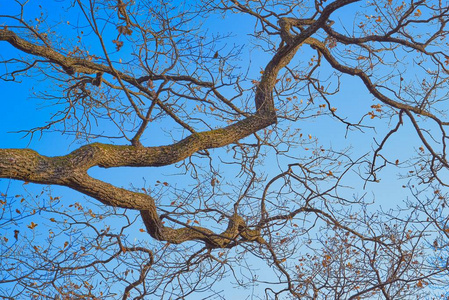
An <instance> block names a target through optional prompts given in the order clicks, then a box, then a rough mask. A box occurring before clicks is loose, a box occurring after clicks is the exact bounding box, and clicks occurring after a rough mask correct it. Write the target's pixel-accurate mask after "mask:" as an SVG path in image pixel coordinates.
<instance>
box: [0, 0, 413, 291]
mask: <svg viewBox="0 0 449 300" xmlns="http://www.w3.org/2000/svg"><path fill="white" fill-rule="evenodd" d="M5 3H6V2H5V1H3V2H0V11H3V12H4V11H5V9H6V11H7V10H8V9H9V8H10V4H5ZM48 3H50V5H54V6H53V7H52V8H50V9H49V13H50V14H51V16H52V17H53V16H54V14H57V12H58V10H59V9H60V8H59V6H60V3H59V2H58V1H55V2H51V1H48ZM46 4H47V3H46ZM349 16H351V17H353V10H352V9H351V8H350V7H348V8H345V9H344V10H342V12H341V13H340V15H339V17H338V18H336V20H341V21H342V22H343V21H345V20H344V19H345V18H346V17H349ZM72 17H73V20H69V22H73V23H75V22H76V20H77V18H76V16H72ZM242 20H245V19H240V18H239V17H238V16H236V17H235V20H234V19H233V18H231V19H225V20H222V19H213V20H206V21H205V24H204V26H206V27H209V28H210V31H211V32H221V33H225V34H226V33H230V34H232V35H235V37H234V38H231V39H230V42H229V43H228V44H223V47H228V48H232V47H233V45H234V43H235V44H237V45H243V47H244V48H243V54H242V65H243V66H244V67H246V64H247V63H248V60H250V61H251V67H250V69H249V74H250V77H251V78H254V79H257V78H259V77H260V74H259V72H260V70H261V69H263V68H264V67H265V65H266V63H267V62H268V59H269V55H266V54H263V53H261V51H259V50H258V49H257V48H254V47H253V45H252V44H251V42H254V38H248V32H250V30H251V27H252V26H253V24H252V23H244V22H243V23H242ZM66 21H67V20H64V21H63V24H62V25H60V26H66V27H65V29H64V30H65V31H66V32H67V33H68V34H70V35H72V36H76V32H75V31H74V29H73V27H71V26H70V25H69V24H66V25H64V22H66ZM223 24H225V25H226V26H223ZM336 24H339V21H336ZM0 25H1V23H0ZM242 28H243V29H245V30H246V31H244V30H242ZM106 36H107V37H109V36H108V35H106ZM0 45H1V47H2V51H1V55H2V56H3V59H5V58H8V57H11V56H14V55H16V53H17V52H16V51H15V50H14V49H12V47H10V46H9V45H6V43H1V44H0ZM90 46H91V47H92V51H93V52H95V51H100V50H99V45H98V44H94V43H92V44H91V45H90ZM300 52H301V53H300V54H298V56H297V58H295V60H300V59H302V58H303V57H307V59H309V58H310V56H311V55H312V53H311V51H310V50H304V51H302V50H301V51H300ZM120 56H126V55H125V54H123V52H122V53H119V54H115V55H114V58H115V59H120ZM124 59H126V58H125V57H124ZM0 70H1V71H3V66H0ZM326 72H329V69H328V67H327V68H326V67H325V68H324V71H323V73H326ZM22 80H23V81H22V82H20V83H14V82H4V81H2V82H0V96H1V98H2V99H3V116H2V118H1V119H0V137H1V138H0V147H1V148H30V149H33V150H36V151H38V152H39V153H40V154H42V155H48V156H56V155H65V154H67V153H69V152H70V151H72V150H74V149H76V148H78V147H79V146H80V145H82V144H83V142H82V141H73V137H67V136H65V135H61V133H59V132H48V133H44V134H43V135H42V136H41V135H40V134H39V133H36V134H35V135H34V136H33V138H32V139H31V138H30V136H29V135H28V136H25V135H24V133H15V132H16V131H20V130H27V129H30V128H34V127H36V126H42V125H44V124H45V123H46V122H47V121H48V119H49V116H51V114H52V113H53V112H54V110H55V109H56V107H54V106H48V105H45V104H43V103H42V101H41V100H39V99H36V98H35V97H33V95H32V93H33V91H38V90H45V89H52V83H51V82H46V81H42V80H34V78H26V77H25V78H23V79H22ZM341 82H342V85H341V87H340V92H339V93H338V94H337V95H336V96H334V97H332V103H333V106H334V107H336V108H337V112H338V113H339V114H340V115H341V116H343V117H347V118H348V120H349V121H352V122H357V121H358V120H359V119H360V118H361V116H363V115H364V114H366V113H367V112H368V111H370V110H371V108H370V107H371V105H376V104H378V103H379V102H378V101H374V100H373V97H372V96H371V95H370V94H369V93H368V92H367V90H366V88H364V87H363V85H362V83H361V81H360V80H359V79H358V78H352V77H349V76H343V77H342V81H341ZM304 101H305V102H306V101H307V100H304ZM323 103H324V102H323V101H321V100H320V99H316V103H315V104H316V106H318V105H320V104H323ZM395 122H396V118H392V119H391V120H390V121H389V120H385V119H384V120H380V121H379V120H378V119H377V118H375V119H373V120H369V118H366V122H365V125H368V126H374V127H375V130H372V129H366V130H365V132H360V131H357V130H356V131H349V132H348V133H347V134H346V127H345V126H344V124H341V123H339V122H338V121H335V120H333V119H331V118H330V117H319V118H312V119H306V120H302V121H299V122H296V123H289V122H287V121H282V123H281V124H285V126H291V127H292V128H298V129H300V132H301V133H302V134H303V137H302V138H298V141H299V140H301V139H304V140H305V141H306V142H310V141H315V140H316V145H318V146H322V147H323V148H324V149H329V148H332V149H334V150H342V149H346V148H348V147H350V148H351V150H350V151H351V152H352V156H351V157H352V158H354V159H356V158H358V157H360V156H362V155H364V154H365V153H367V152H368V151H371V150H372V148H373V147H374V146H373V145H374V142H373V141H374V138H376V139H377V141H378V142H379V141H380V139H382V138H383V137H384V136H385V134H386V133H387V132H388V131H389V130H390V129H391V128H392V126H394V125H395ZM168 125H169V124H155V125H154V127H155V129H162V130H161V131H159V132H157V133H156V134H154V135H151V136H150V135H148V136H145V137H144V139H143V142H144V143H145V142H147V143H148V144H151V145H161V144H166V143H169V142H170V141H171V137H170V136H169V133H170V127H169V126H168ZM106 126H110V125H106ZM164 127H165V128H164ZM111 128H112V126H111V127H106V128H105V130H109V129H111ZM151 129H152V128H151ZM164 129H165V130H166V131H165V132H164ZM411 129H412V127H411V124H410V122H407V121H406V122H405V123H404V125H403V126H402V127H401V128H400V130H399V132H398V133H396V134H395V135H394V137H393V138H392V139H390V140H389V142H388V144H387V145H386V147H385V148H384V150H383V152H382V153H383V154H384V155H386V156H387V157H388V158H389V159H391V160H392V161H394V160H395V159H398V160H399V161H401V162H402V161H404V160H406V159H407V158H409V157H410V156H412V155H413V154H414V153H415V151H416V149H417V148H418V147H420V146H421V144H420V142H419V140H418V139H417V137H416V134H413V133H412V132H411ZM111 130H112V131H113V129H111ZM184 134H185V133H184ZM309 135H311V138H310V139H309V138H308V136H309ZM308 140H310V141H308ZM102 141H107V140H106V139H102ZM113 142H115V143H117V144H124V143H125V141H124V140H119V141H113ZM306 147H310V148H312V147H311V146H307V145H305V146H304V147H302V148H301V147H298V149H296V150H295V151H297V153H299V154H298V156H299V157H307V156H308V155H309V154H308V153H311V152H312V150H311V149H309V150H306V149H305V148H306ZM267 152H268V153H267V157H268V158H267V159H266V160H265V164H264V165H261V166H258V167H259V169H260V170H261V171H262V172H265V174H266V177H267V178H268V179H270V178H271V177H273V176H275V175H277V174H278V173H279V172H280V171H285V170H286V168H287V166H288V164H290V163H294V162H295V159H294V158H285V157H280V156H277V155H275V154H274V152H273V151H271V150H268V149H267ZM211 153H212V156H213V157H218V156H221V155H226V154H225V150H223V149H216V150H212V151H211ZM310 155H311V154H310ZM201 163H203V164H206V163H205V162H204V161H201ZM217 166H218V167H219V168H220V177H221V180H222V181H223V182H226V181H229V182H237V181H238V180H243V179H240V178H238V173H239V170H238V168H237V167H236V166H233V167H229V166H227V165H221V164H219V163H218V164H217ZM400 171H401V172H403V171H404V170H401V169H399V168H397V167H389V168H387V169H386V170H385V171H383V172H382V174H381V181H380V182H379V183H368V184H367V185H366V188H365V189H363V185H364V182H363V180H360V178H359V177H358V175H357V174H355V172H350V173H349V174H348V175H347V176H346V179H345V180H344V183H345V184H347V185H352V186H353V189H347V190H344V191H342V193H343V194H344V195H346V196H348V197H351V195H358V196H361V195H363V194H365V193H366V194H367V195H368V196H367V199H375V204H374V205H373V207H377V206H382V207H383V208H386V209H388V208H395V207H396V206H397V205H400V204H401V203H402V201H403V200H405V199H406V198H407V196H408V195H409V194H408V192H407V191H408V190H407V189H403V188H402V185H406V184H407V181H408V180H407V179H404V180H397V173H398V172H400ZM182 172H183V170H182V169H181V168H179V164H177V166H168V167H161V168H137V169H136V168H120V169H118V168H114V169H100V168H97V167H96V168H92V169H91V170H90V171H89V174H90V175H91V176H93V177H96V178H99V179H102V180H104V181H107V182H110V183H113V184H114V185H116V186H119V187H124V188H137V189H140V188H142V187H145V188H150V189H155V190H157V189H159V188H162V191H163V187H161V186H160V184H158V182H157V181H163V182H167V183H168V184H169V185H170V186H174V187H177V186H179V187H180V188H182V187H187V188H190V189H193V185H194V183H195V181H190V180H189V179H188V175H184V174H182ZM42 188H43V187H42V186H40V185H33V184H30V185H27V186H26V189H27V190H28V191H29V192H30V194H39V193H40V191H41V190H42ZM51 190H52V194H55V195H60V196H61V197H63V199H64V201H67V204H69V203H73V202H75V201H84V200H83V199H84V196H83V195H81V194H79V193H76V192H73V191H70V190H68V189H67V188H62V187H52V188H51ZM0 192H3V193H8V195H15V194H22V193H23V185H22V183H21V182H16V181H11V180H8V179H1V180H0ZM161 198H162V197H161ZM223 198H224V199H225V198H226V197H223ZM171 200H172V199H170V198H168V199H163V198H162V200H161V202H162V203H166V204H167V203H169V202H171ZM130 214H132V213H130ZM37 218H38V217H37ZM31 220H33V221H34V222H37V221H36V220H38V219H34V217H33V218H32V219H30V221H31ZM27 224H28V223H27ZM25 225H26V224H23V225H22V228H23V229H21V231H26V230H27V229H26V227H25ZM137 227H138V226H137ZM136 236H137V237H138V238H141V235H140V234H137V235H136ZM131 239H132V237H131ZM226 287H227V286H226V285H225V288H226ZM218 289H219V288H218ZM236 293H237V294H238V293H240V292H238V291H237V292H236ZM243 293H245V292H243ZM226 294H227V295H228V296H230V292H228V291H226Z"/></svg>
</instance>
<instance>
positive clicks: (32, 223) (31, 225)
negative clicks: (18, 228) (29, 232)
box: [28, 222, 37, 229]
mask: <svg viewBox="0 0 449 300" xmlns="http://www.w3.org/2000/svg"><path fill="white" fill-rule="evenodd" d="M36 226H37V224H36V223H34V222H31V224H30V225H28V228H30V229H34V228H35V227H36Z"/></svg>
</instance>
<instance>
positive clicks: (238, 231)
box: [0, 0, 357, 247]
mask: <svg viewBox="0 0 449 300" xmlns="http://www.w3.org/2000/svg"><path fill="white" fill-rule="evenodd" d="M356 1H357V0H339V1H335V2H333V3H331V4H330V5H328V6H327V7H326V8H324V10H323V11H322V13H321V15H320V17H319V18H318V19H317V20H316V21H313V22H312V21H309V22H308V25H309V26H308V28H307V29H305V30H303V31H302V32H301V33H300V34H298V35H296V36H292V34H291V33H290V32H287V31H289V30H290V29H291V26H283V29H282V30H283V34H282V36H288V37H289V40H288V41H287V43H286V44H285V45H284V46H282V47H280V48H279V50H278V51H277V53H276V54H275V55H274V57H273V58H272V59H271V61H270V62H269V63H268V64H267V66H266V68H265V70H264V72H263V75H262V78H261V81H260V83H259V84H258V87H257V89H256V93H255V104H256V108H257V111H256V112H255V113H254V114H253V115H251V116H248V117H246V118H244V119H243V120H240V121H237V122H236V123H234V124H232V125H229V126H227V127H224V128H220V129H215V130H210V131H206V132H198V133H193V134H191V135H190V136H188V137H186V138H185V139H183V140H181V141H179V142H177V143H175V144H172V145H167V146H160V147H143V146H140V142H138V141H136V142H135V143H133V144H135V145H137V146H118V145H108V144H100V143H94V144H89V145H86V146H83V147H81V148H79V149H77V150H75V151H73V152H72V153H70V154H68V155H66V156H60V157H45V156H42V155H40V154H38V153H37V152H35V151H33V150H28V149H0V177H1V178H11V179H18V180H24V181H28V182H34V183H42V184H55V185H61V186H66V187H69V188H71V189H74V190H76V191H79V192H81V193H83V194H85V195H88V196H91V197H93V198H95V199H97V200H99V201H101V202H102V203H104V204H106V205H111V206H114V207H122V208H129V209H136V210H140V211H141V215H142V219H143V221H144V223H145V225H146V228H147V230H148V232H149V234H151V236H153V237H154V238H156V239H158V240H163V241H168V242H170V243H182V242H185V241H189V240H202V241H204V242H206V244H207V245H208V246H210V247H229V246H230V245H231V244H232V243H233V242H234V241H235V240H236V239H238V238H242V239H243V240H259V242H262V240H261V238H260V234H259V232H258V231H257V230H248V229H247V228H246V225H245V221H244V220H243V219H242V218H241V217H240V216H238V215H237V214H235V215H234V216H233V217H232V218H230V221H229V224H228V228H227V229H226V230H225V231H224V232H223V233H221V234H215V233H213V232H212V231H211V230H209V229H206V228H203V227H193V226H192V227H185V228H181V229H173V228H167V227H164V226H163V224H162V222H161V220H160V218H159V216H158V212H157V208H156V205H155V201H154V199H153V198H152V197H151V196H149V195H146V194H143V193H137V192H131V191H128V190H125V189H122V188H117V187H115V186H113V185H111V184H108V183H105V182H102V181H100V180H97V179H94V178H92V177H90V176H89V175H88V174H87V170H88V169H89V168H91V167H94V166H99V167H103V168H111V167H121V166H129V167H156V166H165V165H171V164H173V163H176V162H179V161H182V160H184V159H186V158H188V157H189V156H191V155H192V154H194V153H195V152H197V151H200V150H205V149H211V148H219V147H223V146H225V145H229V144H232V143H234V142H236V141H239V140H241V139H243V138H245V137H247V136H249V135H251V134H254V133H256V132H257V131H259V130H261V129H263V128H266V127H268V126H270V125H272V124H274V123H275V122H276V110H275V107H274V101H273V90H274V87H275V84H276V80H277V76H278V73H279V71H280V70H281V69H282V68H284V67H285V66H287V65H288V64H289V62H290V61H291V59H292V58H293V57H294V56H295V54H296V52H297V50H298V49H299V48H300V47H301V45H302V44H303V43H304V42H305V41H307V40H308V39H309V38H310V36H311V35H313V34H314V33H315V32H316V31H317V30H319V29H320V28H322V27H323V26H324V25H325V24H326V22H327V20H328V18H329V16H330V14H331V13H332V12H333V11H335V10H336V9H338V8H340V7H342V6H345V5H347V4H349V3H353V2H356ZM0 41H5V42H8V43H9V44H10V45H12V46H13V47H15V48H17V49H19V50H21V51H23V52H25V53H28V54H30V55H33V56H38V57H41V58H44V59H47V60H48V61H49V62H51V63H52V64H54V65H57V66H60V67H61V68H62V69H63V70H64V71H65V72H66V73H67V74H69V75H71V74H74V73H84V74H103V73H106V74H110V75H112V76H116V77H118V78H119V79H120V80H123V81H125V82H127V83H128V84H131V85H133V86H134V87H136V88H137V89H138V90H140V91H142V92H143V93H146V94H148V95H149V96H151V95H152V93H151V92H150V91H149V90H148V89H147V88H145V87H144V86H143V85H142V82H144V81H146V80H148V79H151V78H153V79H156V77H152V76H144V77H142V78H134V77H132V76H130V75H128V74H125V73H123V72H120V71H118V70H115V69H112V67H111V66H107V65H102V64H98V63H94V62H91V61H88V60H85V59H81V58H73V57H69V56H65V55H63V54H60V53H58V52H56V51H55V50H53V49H51V48H49V47H46V46H40V45H36V44H33V43H32V42H29V41H27V40H25V39H23V38H21V37H19V36H18V35H17V34H16V33H14V32H13V31H11V30H9V29H7V28H4V29H0ZM98 77H101V75H100V76H97V78H98ZM100 79H101V78H100ZM177 79H178V80H189V81H193V82H195V83H196V84H199V85H203V86H208V85H210V84H209V83H206V82H200V81H198V80H194V79H192V78H190V77H185V78H183V77H182V76H180V77H179V78H177ZM154 101H156V100H154ZM230 105H231V104H230ZM168 113H169V112H168Z"/></svg>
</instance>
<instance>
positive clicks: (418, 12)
mask: <svg viewBox="0 0 449 300" xmlns="http://www.w3.org/2000/svg"><path fill="white" fill-rule="evenodd" d="M420 15H422V13H421V11H420V10H419V9H417V10H416V12H415V17H419V16H420Z"/></svg>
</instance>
